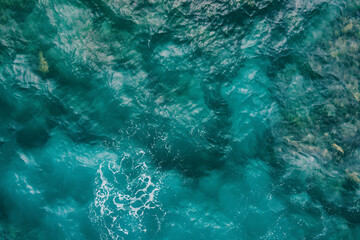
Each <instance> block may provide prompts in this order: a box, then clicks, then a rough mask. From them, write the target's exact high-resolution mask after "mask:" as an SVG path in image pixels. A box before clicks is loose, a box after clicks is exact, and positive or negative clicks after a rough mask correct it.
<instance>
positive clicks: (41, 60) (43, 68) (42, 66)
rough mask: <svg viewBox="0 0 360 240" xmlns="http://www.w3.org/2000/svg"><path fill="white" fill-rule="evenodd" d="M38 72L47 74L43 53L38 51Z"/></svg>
mask: <svg viewBox="0 0 360 240" xmlns="http://www.w3.org/2000/svg"><path fill="white" fill-rule="evenodd" d="M39 71H40V72H42V73H47V72H49V65H48V63H47V61H46V58H45V57H44V53H43V51H39Z"/></svg>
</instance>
